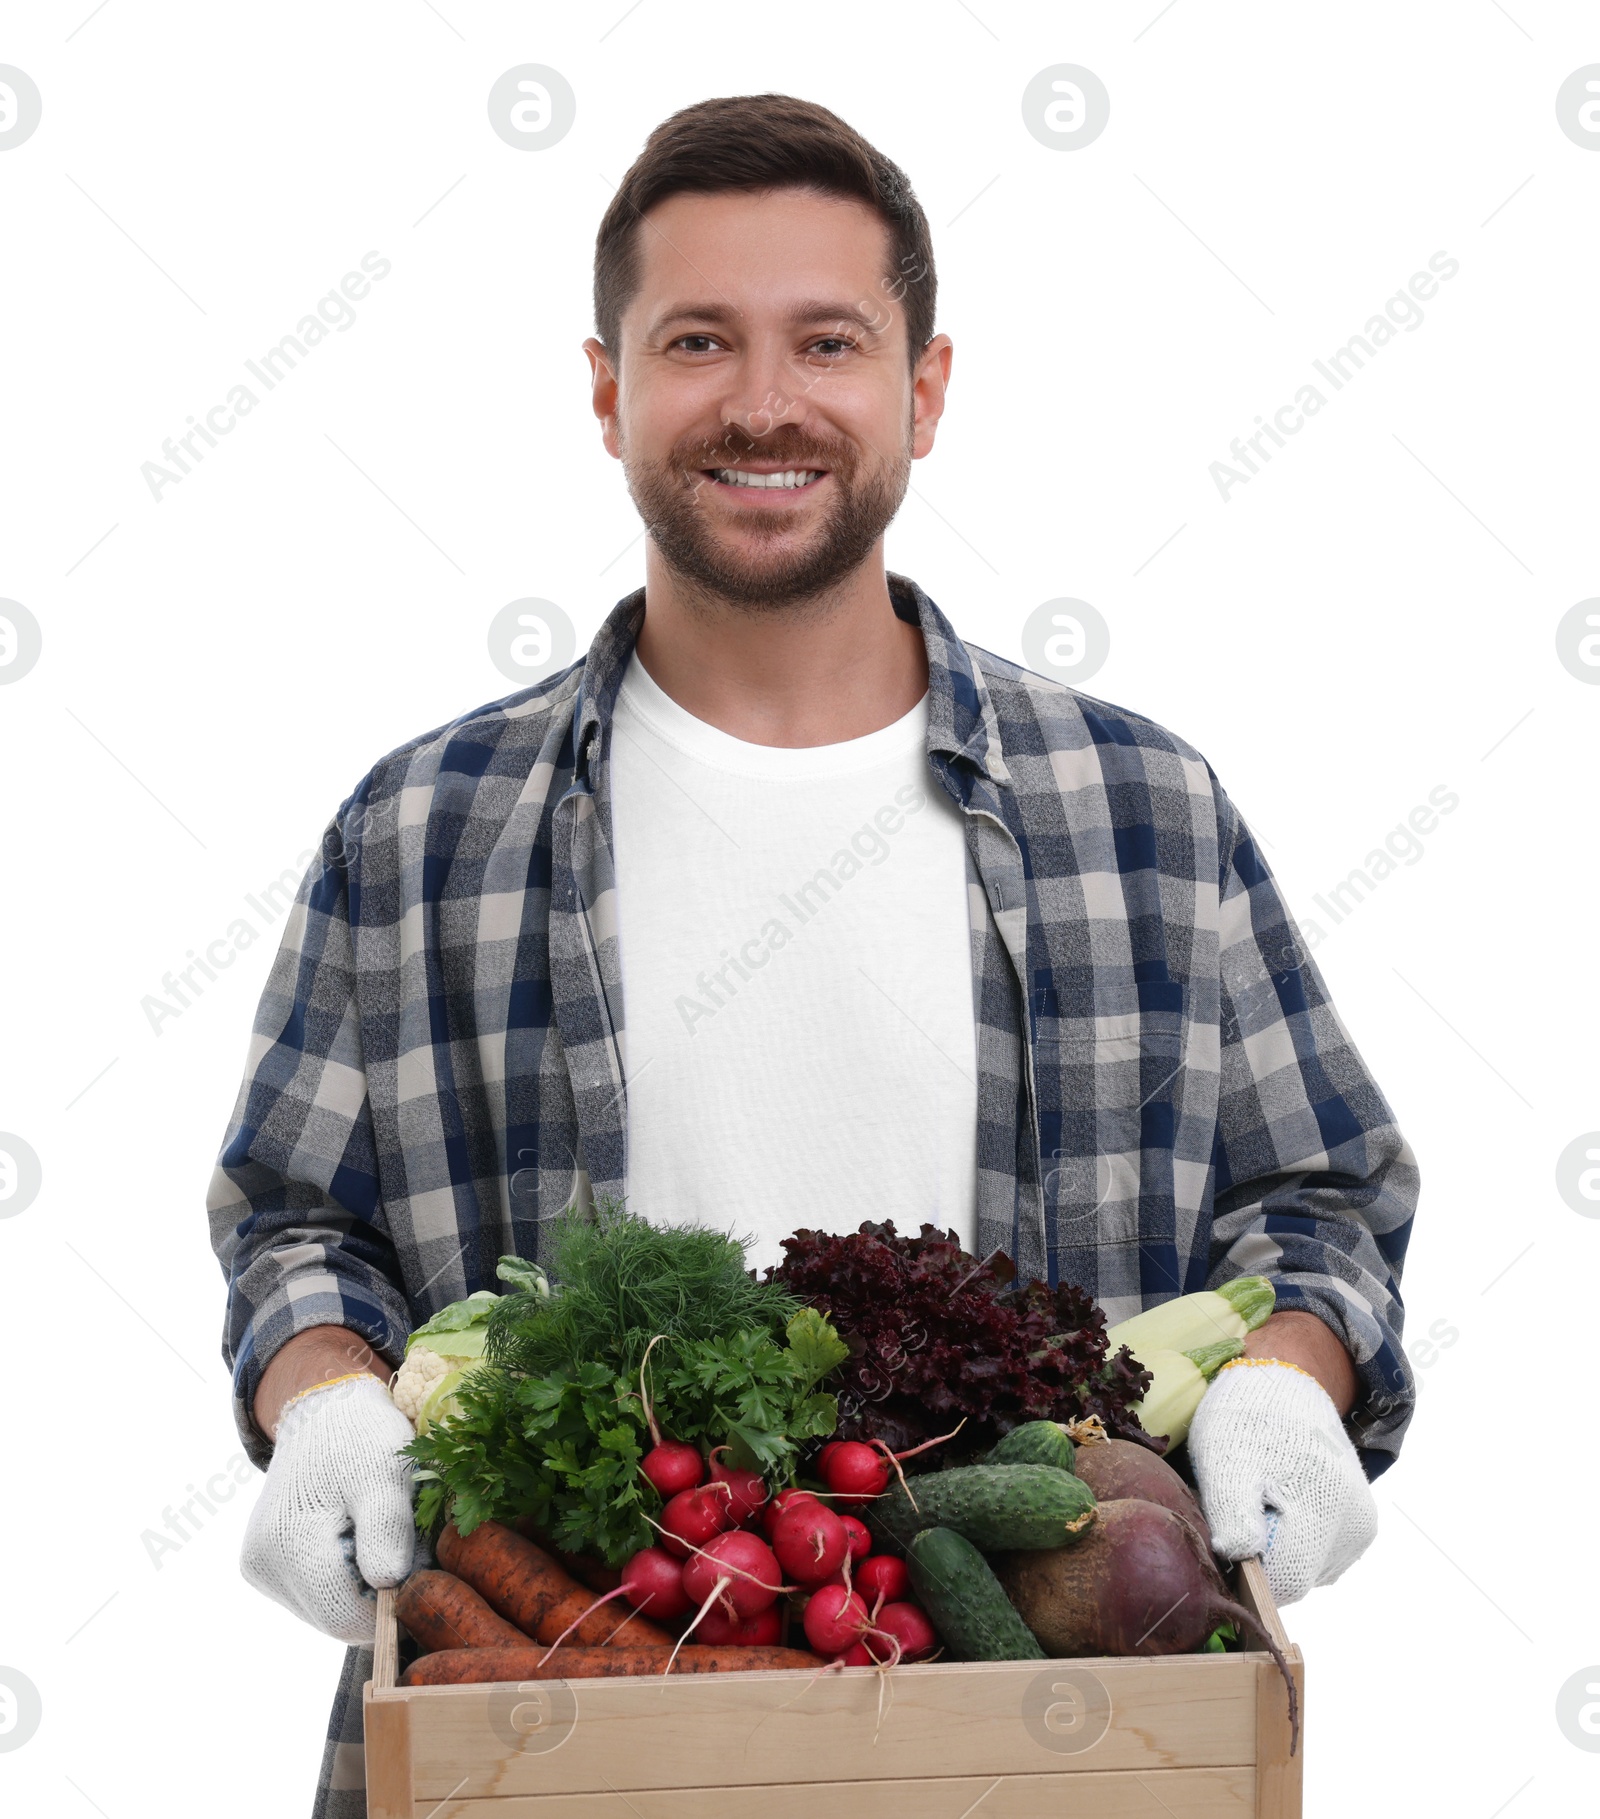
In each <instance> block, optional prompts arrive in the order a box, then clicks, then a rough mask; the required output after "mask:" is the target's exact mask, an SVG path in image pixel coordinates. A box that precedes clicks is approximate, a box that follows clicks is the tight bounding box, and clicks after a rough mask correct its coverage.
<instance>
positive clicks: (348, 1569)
mask: <svg viewBox="0 0 1600 1819" xmlns="http://www.w3.org/2000/svg"><path fill="white" fill-rule="evenodd" d="M414 1437H415V1436H414V1433H413V1430H412V1426H411V1423H410V1422H409V1421H407V1420H406V1418H405V1416H404V1415H402V1414H401V1413H400V1411H399V1409H397V1408H396V1407H395V1405H394V1403H393V1401H392V1400H391V1399H390V1396H389V1392H388V1390H387V1389H386V1388H385V1387H384V1386H383V1384H381V1383H380V1382H379V1381H378V1379H377V1378H376V1377H352V1378H348V1379H346V1380H344V1381H342V1382H338V1383H331V1384H328V1385H327V1386H326V1387H324V1388H320V1389H315V1390H312V1391H311V1392H310V1393H309V1394H308V1395H305V1396H303V1397H299V1398H297V1399H295V1400H294V1401H292V1402H291V1403H290V1404H289V1405H288V1407H286V1408H285V1410H284V1414H283V1419H282V1421H281V1422H280V1423H279V1426H278V1438H277V1443H276V1445H275V1447H274V1449H273V1454H272V1462H271V1464H270V1465H269V1466H268V1467H267V1481H266V1483H265V1484H264V1485H263V1486H262V1489H261V1495H260V1497H259V1498H258V1499H257V1500H256V1506H255V1508H254V1509H253V1510H252V1511H251V1512H250V1521H249V1524H248V1526H247V1527H246V1529H245V1532H244V1548H243V1551H242V1553H241V1555H240V1559H239V1566H240V1570H241V1571H242V1572H243V1573H244V1576H245V1578H246V1579H248V1580H249V1581H250V1583H251V1584H252V1585H253V1586H254V1587H255V1588H256V1590H257V1591H258V1592H265V1593H266V1595H267V1596H268V1597H269V1598H271V1599H273V1600H274V1601H275V1602H276V1603H278V1604H281V1605H283V1606H284V1608H285V1609H287V1610H291V1611H293V1612H294V1614H295V1615H296V1616H297V1617H303V1618H304V1619H305V1620H306V1622H307V1623H309V1624H311V1625H312V1627H313V1628H315V1629H319V1630H321V1631H323V1633H324V1634H325V1635H329V1636H337V1637H338V1638H339V1640H340V1641H341V1642H371V1641H372V1639H373V1635H374V1632H375V1630H376V1627H377V1625H376V1617H377V1598H376V1594H375V1593H374V1591H373V1589H372V1588H373V1587H374V1586H380V1585H398V1584H399V1583H400V1581H401V1580H402V1579H404V1578H405V1576H406V1575H407V1573H409V1572H410V1571H411V1564H412V1560H413V1558H414V1556H415V1553H416V1548H417V1531H416V1525H415V1524H414V1522H413V1521H412V1517H411V1476H412V1472H413V1470H414V1467H413V1465H412V1462H411V1461H410V1460H409V1459H404V1458H401V1457H400V1454H399V1449H400V1448H401V1447H402V1446H404V1445H405V1444H406V1443H407V1442H408V1441H410V1440H411V1439H413V1438H414ZM352 1531H353V1533H354V1540H353V1543H352V1539H351V1536H352Z"/></svg>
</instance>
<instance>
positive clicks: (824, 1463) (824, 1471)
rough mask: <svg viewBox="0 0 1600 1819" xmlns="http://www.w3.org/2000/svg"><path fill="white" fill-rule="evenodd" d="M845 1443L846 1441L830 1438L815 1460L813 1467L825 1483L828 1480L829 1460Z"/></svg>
mask: <svg viewBox="0 0 1600 1819" xmlns="http://www.w3.org/2000/svg"><path fill="white" fill-rule="evenodd" d="M843 1445H844V1442H843V1441H842V1440H830V1441H829V1442H828V1444H827V1445H826V1446H825V1447H824V1448H823V1449H822V1451H821V1452H820V1453H818V1454H817V1456H816V1459H815V1461H814V1462H813V1465H812V1469H813V1470H814V1471H815V1472H816V1474H817V1476H818V1477H819V1478H820V1479H821V1480H822V1482H823V1483H824V1484H826V1483H827V1482H828V1461H829V1460H830V1459H831V1458H832V1457H833V1455H834V1454H835V1453H836V1452H838V1450H839V1448H840V1447H841V1446H843Z"/></svg>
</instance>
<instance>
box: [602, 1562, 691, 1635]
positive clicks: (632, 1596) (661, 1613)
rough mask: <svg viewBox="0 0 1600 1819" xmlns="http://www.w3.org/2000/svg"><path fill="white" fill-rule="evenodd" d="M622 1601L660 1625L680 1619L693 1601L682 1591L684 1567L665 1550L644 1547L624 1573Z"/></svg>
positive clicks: (629, 1563)
mask: <svg viewBox="0 0 1600 1819" xmlns="http://www.w3.org/2000/svg"><path fill="white" fill-rule="evenodd" d="M618 1590H619V1591H620V1592H621V1593H622V1595H623V1597H624V1598H626V1599H627V1601H628V1602H629V1604H631V1605H632V1606H633V1608H634V1609H635V1610H636V1611H643V1612H647V1613H648V1614H649V1615H650V1616H652V1617H654V1618H655V1619H656V1621H657V1622H658V1623H660V1622H664V1621H665V1620H666V1619H667V1618H669V1617H681V1616H682V1615H683V1613H684V1612H685V1611H686V1610H688V1609H690V1607H691V1605H692V1604H693V1600H692V1599H691V1598H690V1597H689V1594H688V1593H687V1592H686V1591H685V1590H684V1589H683V1565H682V1563H681V1562H680V1561H677V1560H674V1559H673V1557H672V1556H671V1554H669V1553H668V1552H667V1550H666V1549H665V1548H664V1547H642V1548H640V1549H639V1551H638V1553H636V1554H635V1555H634V1556H633V1558H632V1559H631V1560H629V1561H628V1563H627V1565H626V1566H624V1567H623V1569H622V1584H621V1585H620V1586H619V1587H618Z"/></svg>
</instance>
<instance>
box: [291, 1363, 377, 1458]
mask: <svg viewBox="0 0 1600 1819" xmlns="http://www.w3.org/2000/svg"><path fill="white" fill-rule="evenodd" d="M364 1382H365V1383H370V1384H371V1385H372V1388H373V1389H374V1390H376V1391H377V1393H378V1394H379V1395H380V1396H381V1397H382V1398H383V1400H384V1401H385V1402H386V1403H387V1404H388V1405H389V1407H390V1408H394V1398H393V1396H391V1395H390V1394H389V1386H388V1385H387V1384H386V1383H385V1382H384V1381H383V1379H382V1378H381V1377H376V1376H374V1375H373V1374H372V1372H371V1371H347V1372H345V1374H344V1375H343V1376H341V1377H330V1378H328V1380H327V1381H326V1382H325V1383H313V1384H311V1385H309V1386H308V1387H307V1388H306V1389H303V1390H297V1391H296V1392H295V1394H294V1395H292V1396H291V1397H290V1398H289V1400H288V1401H287V1402H286V1403H284V1405H283V1410H282V1413H281V1414H280V1415H279V1417H278V1433H277V1439H276V1440H275V1442H274V1446H275V1447H279V1446H282V1445H283V1443H284V1441H285V1440H286V1439H288V1438H289V1437H290V1436H291V1435H292V1434H294V1433H295V1431H296V1430H297V1429H299V1428H300V1427H302V1426H303V1425H304V1424H305V1421H306V1419H307V1416H308V1415H309V1414H310V1413H311V1412H312V1411H313V1410H316V1411H319V1412H326V1411H327V1410H328V1409H330V1408H331V1407H332V1406H333V1404H334V1403H336V1402H347V1401H349V1400H350V1399H352V1398H355V1397H362V1396H365V1397H366V1398H367V1399H368V1400H370V1395H371V1393H370V1392H368V1391H363V1389H362V1387H361V1386H362V1384H363V1383H364ZM334 1392H337V1393H336V1394H335V1393H334ZM395 1412H396V1413H397V1414H398V1413H399V1411H398V1410H396V1411H395ZM401 1419H402V1420H404V1419H405V1418H404V1416H402V1417H401ZM406 1425H407V1426H408V1427H409V1426H410V1423H409V1422H407V1423H406Z"/></svg>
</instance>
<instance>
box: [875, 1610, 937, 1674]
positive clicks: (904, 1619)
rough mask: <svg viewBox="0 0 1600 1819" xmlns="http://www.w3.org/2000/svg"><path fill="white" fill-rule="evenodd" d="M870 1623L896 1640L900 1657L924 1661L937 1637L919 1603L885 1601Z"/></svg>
mask: <svg viewBox="0 0 1600 1819" xmlns="http://www.w3.org/2000/svg"><path fill="white" fill-rule="evenodd" d="M874 1627H875V1628H876V1629H878V1630H880V1631H882V1633H883V1634H884V1635H886V1636H893V1637H894V1639H895V1640H896V1641H897V1642H898V1643H899V1644H900V1659H901V1660H902V1661H926V1660H927V1658H928V1657H929V1655H931V1654H932V1653H933V1651H934V1650H935V1649H936V1648H937V1647H938V1646H939V1638H938V1636H937V1635H936V1634H935V1633H934V1628H933V1625H932V1624H931V1623H930V1622H929V1621H928V1616H927V1612H926V1611H924V1610H923V1608H922V1606H921V1605H920V1604H907V1603H900V1604H886V1605H885V1606H884V1607H883V1609H882V1610H881V1611H879V1613H878V1615H877V1617H876V1619H875V1621H874Z"/></svg>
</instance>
